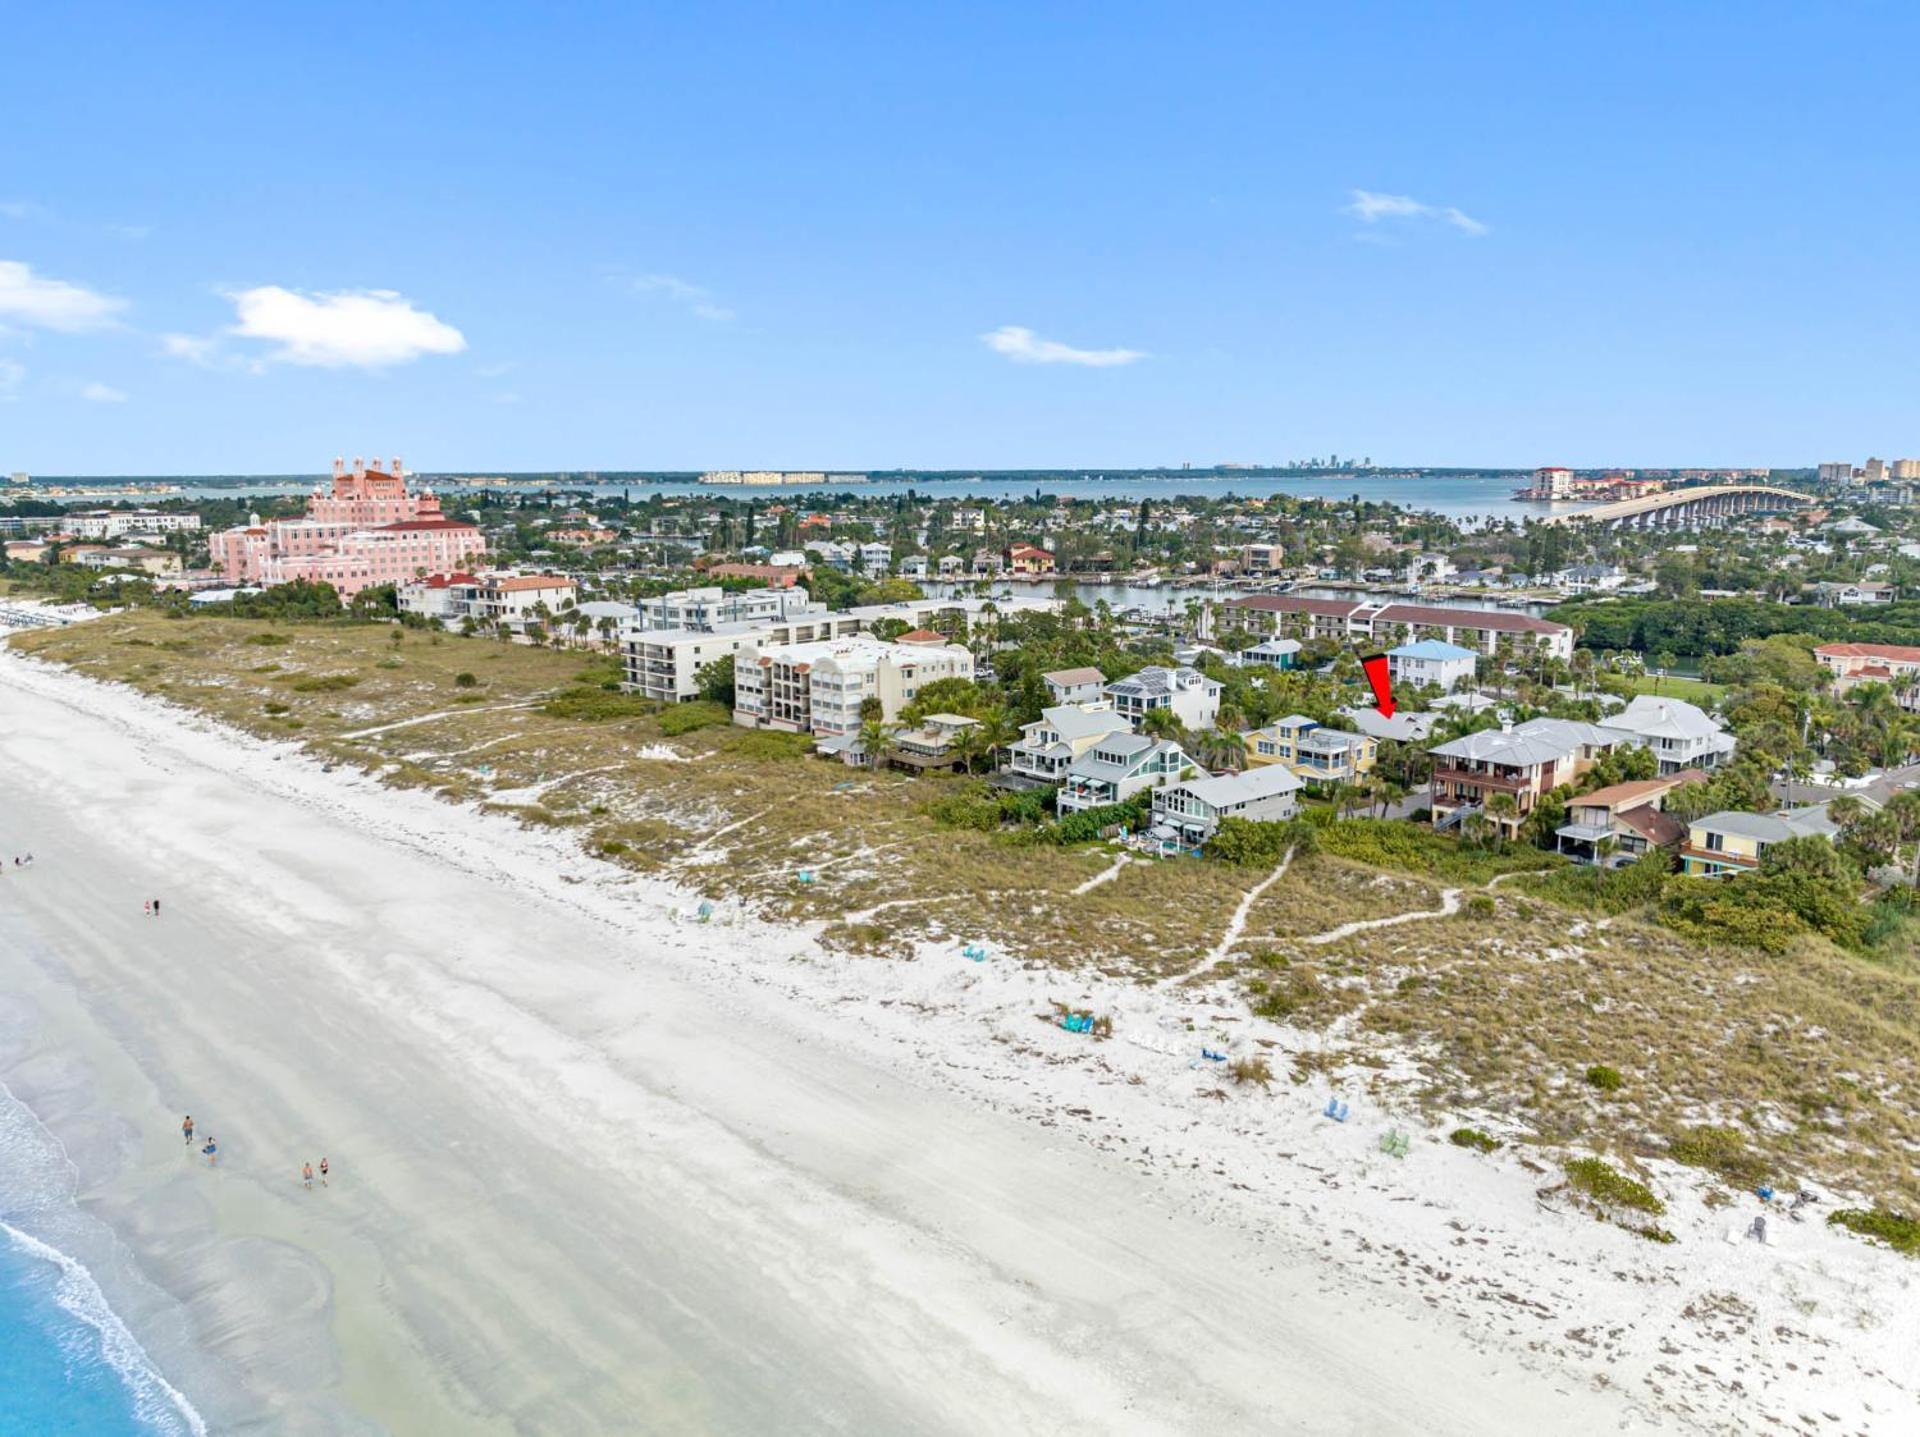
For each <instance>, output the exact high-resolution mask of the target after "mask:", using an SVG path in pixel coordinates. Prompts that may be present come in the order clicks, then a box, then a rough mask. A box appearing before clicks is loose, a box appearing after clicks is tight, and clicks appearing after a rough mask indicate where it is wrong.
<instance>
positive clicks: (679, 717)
mask: <svg viewBox="0 0 1920 1437" xmlns="http://www.w3.org/2000/svg"><path fill="white" fill-rule="evenodd" d="M732 720H733V713H732V711H731V710H729V709H725V708H722V707H721V706H720V705H719V704H709V703H691V704H674V705H672V706H671V707H669V708H666V709H663V710H662V711H661V714H660V732H661V733H663V734H665V735H666V736H667V737H668V738H677V737H679V736H680V735H681V734H685V733H692V732H693V731H694V730H695V729H702V728H714V727H716V726H718V725H720V724H725V723H730V722H732Z"/></svg>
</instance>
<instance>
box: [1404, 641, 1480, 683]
mask: <svg viewBox="0 0 1920 1437" xmlns="http://www.w3.org/2000/svg"><path fill="white" fill-rule="evenodd" d="M1479 660H1480V656H1479V655H1478V654H1476V653H1475V652H1474V651H1473V650H1472V649H1463V648H1461V647H1460V645H1458V644H1449V643H1447V642H1446V641H1445V640H1443V639H1421V640H1419V641H1417V642H1415V643H1411V644H1402V645H1400V647H1399V648H1397V649H1388V650H1387V673H1388V675H1389V676H1390V677H1391V678H1392V679H1393V682H1394V684H1395V686H1396V687H1403V688H1424V687H1432V688H1437V689H1439V690H1440V691H1441V692H1442V693H1449V694H1450V693H1452V692H1453V691H1454V690H1455V689H1457V688H1460V687H1462V686H1464V685H1467V684H1471V683H1472V682H1473V675H1474V668H1475V666H1476V665H1477V664H1478V663H1479Z"/></svg>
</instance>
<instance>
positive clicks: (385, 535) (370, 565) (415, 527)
mask: <svg viewBox="0 0 1920 1437" xmlns="http://www.w3.org/2000/svg"><path fill="white" fill-rule="evenodd" d="M486 551H487V541H486V540H485V539H484V538H483V537H481V534H480V530H479V529H478V528H477V527H475V526H474V525H472V524H469V523H467V522H466V521H465V520H463V519H449V518H448V517H447V516H446V515H445V514H444V513H442V512H441V510H440V501H439V500H438V499H436V498H434V497H433V495H432V493H431V492H428V491H425V490H423V491H422V492H420V493H419V494H409V493H408V492H407V482H406V473H405V471H404V470H403V469H402V468H401V467H400V461H399V460H398V459H395V460H394V461H393V468H392V469H391V470H385V469H382V468H381V467H380V461H379V460H378V459H376V460H374V461H373V464H372V466H371V467H369V466H368V465H367V464H365V463H363V462H362V461H361V460H359V459H355V460H354V461H353V468H352V470H351V471H349V470H348V468H347V464H346V461H345V460H344V459H336V460H334V461H333V488H332V490H331V491H328V490H324V489H315V490H314V491H313V493H312V494H310V495H309V496H308V497H307V514H306V517H305V518H304V519H270V520H268V521H267V522H266V523H264V524H263V523H260V522H259V521H258V519H256V520H255V522H253V523H252V524H248V525H244V526H242V527H241V528H238V529H227V530H224V531H222V532H221V533H219V534H217V535H215V536H214V540H213V558H214V562H215V563H216V564H217V565H219V567H220V572H221V573H223V574H225V575H226V576H227V578H229V579H231V580H233V581H234V582H236V583H246V584H262V585H272V584H287V583H292V582H293V581H295V580H297V579H305V580H308V581H310V582H312V583H317V584H331V585H333V587H334V588H336V589H338V590H339V591H340V594H341V596H342V597H343V598H351V597H352V596H353V595H355V594H357V593H359V592H360V591H361V590H362V589H366V588H371V587H372V586H373V585H376V584H404V583H406V582H407V581H408V580H410V579H413V578H416V577H418V576H419V575H422V574H450V573H453V572H455V571H456V570H459V569H466V568H471V567H472V561H473V560H474V559H475V558H477V557H479V556H481V555H484V554H485V553H486Z"/></svg>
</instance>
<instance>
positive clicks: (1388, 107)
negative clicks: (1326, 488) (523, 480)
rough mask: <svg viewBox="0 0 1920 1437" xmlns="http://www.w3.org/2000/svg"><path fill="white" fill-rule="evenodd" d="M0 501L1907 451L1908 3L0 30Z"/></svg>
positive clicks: (1028, 6)
mask: <svg viewBox="0 0 1920 1437" xmlns="http://www.w3.org/2000/svg"><path fill="white" fill-rule="evenodd" d="M4 31H5V34H6V44H7V49H8V51H9V55H10V61H11V63H10V64H9V65H8V68H7V79H6V83H5V85H4V86H0V133H3V134H5V135H6V136H7V139H6V143H5V145H4V146H0V471H9V470H22V469H24V470H28V471H31V472H34V473H43V474H142V473H154V474H178V473H263V472H298V473H316V472H319V471H321V470H322V469H324V468H325V467H326V466H327V465H328V464H329V463H330V462H331V460H332V458H333V457H334V456H335V455H336V454H344V455H347V456H352V455H354V454H365V455H368V456H372V455H374V454H376V453H377V454H382V455H400V456H403V457H404V458H405V459H406V460H407V462H408V464H409V466H410V467H414V468H419V469H424V470H429V471H432V470H461V471H475V470H479V471H533V470H555V469H565V470H572V471H580V470H585V469H604V470H617V469H706V468H792V469H802V468H804V469H830V470H836V471H843V470H876V471H877V470H884V469H890V468H896V467H925V468H946V469H973V468H1021V467H1042V466H1068V467H1085V468H1113V467H1141V466H1151V465H1162V464H1179V463H1182V462H1191V463H1193V464H1195V465H1206V464H1214V463H1219V462H1243V463H1280V462H1286V461H1288V460H1291V459H1294V458H1300V457H1309V456H1324V455H1327V454H1329V453H1337V454H1339V455H1341V456H1348V455H1352V456H1356V457H1371V458H1373V459H1374V460H1375V462H1376V463H1381V464H1408V465H1411V464H1431V465H1501V466H1516V467H1531V466H1534V465H1541V464H1569V465H1577V466H1599V465H1616V464H1617V465H1637V466H1658V465H1697V464H1738V465H1748V464H1772V465H1781V466H1787V465H1793V466H1798V465H1808V464H1813V463H1816V462H1820V461H1823V460H1834V459H1851V460H1853V461H1854V462H1856V463H1858V462H1861V461H1863V460H1864V459H1865V457H1866V456H1868V455H1869V454H1875V455H1880V456H1883V457H1888V458H1891V457H1895V456H1897V455H1907V454H1920V403H1916V400H1920V345H1916V343H1915V336H1916V334H1920V283H1916V278H1920V275H1917V274H1916V271H1917V269H1920V263H1917V261H1916V255H1920V183H1916V178H1917V177H1916V165H1920V107H1917V106H1916V104H1915V102H1914V100H1913V96H1912V88H1911V84H1910V82H1909V77H1908V75H1907V71H1908V70H1909V69H1910V68H1911V66H1910V64H1909V63H1908V62H1909V61H1910V59H1911V57H1912V56H1913V55H1915V54H1920V7H1914V6H1911V5H1884V6H1875V5H1864V4H1849V5H1842V6H1810V5H1804V4H1795V5H1783V4H1771V3H1752V0H1748V3H1741V4H1708V3H1689V4H1682V5H1674V4H1671V3H1659V4H1640V3H1633V0H1620V3H1614V4H1609V5H1605V6H1599V5H1590V6H1578V7H1575V6H1554V5H1540V4H1538V3H1537V0H1535V3H1527V4H1512V5H1507V4H1496V3H1473V4H1468V5H1462V6H1434V5H1429V4H1424V3H1423V4H1372V3H1365V0H1348V3H1342V4H1339V5H1314V6H1308V5H1290V4H1274V3H1271V0H1268V3H1263V4H1254V5H1231V4H1217V5H1204V4H1203V5H1172V4H1166V3H1159V4H1130V3H1125V0H1109V3H1101V4H1091V3H1090V4H1084V5H1065V4H1045V3H1031V0H1029V2H1028V3H1020V4H1006V5H1000V4H993V3H975V4H969V5H936V4H925V5H861V4H853V3H841V4H834V3H820V4H813V5H801V6H796V5H774V4H736V3H727V0H703V3H701V4H698V5H677V6H647V5H640V4H624V5H592V4H576V5H565V6H560V5H552V6H549V5H531V4H530V5H525V6H502V5H488V4H485V3H478V0H474V3H463V4H458V5H455V4H447V5H424V4H407V3H391V4H382V5H379V6H367V5H361V4H356V3H337V4H334V5H330V6H327V7H324V8H322V7H312V6H274V5H258V4H253V5H244V6H242V5H221V4H204V5H199V6H194V7H177V6H171V7H170V6H151V5H126V6H113V5H87V4H75V5H72V6H65V5H36V6H28V5H14V6H10V7H8V12H7V18H6V19H5V21H4Z"/></svg>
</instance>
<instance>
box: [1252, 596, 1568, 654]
mask: <svg viewBox="0 0 1920 1437" xmlns="http://www.w3.org/2000/svg"><path fill="white" fill-rule="evenodd" d="M1226 606H1227V607H1228V608H1230V609H1233V610H1235V611H1236V612H1237V613H1238V615H1239V617H1240V618H1241V619H1242V620H1243V621H1244V622H1245V623H1246V624H1247V625H1248V626H1249V627H1250V628H1252V629H1254V630H1255V632H1260V633H1271V634H1278V635H1281V636H1283V637H1289V638H1300V639H1332V640H1335V641H1337V642H1340V643H1351V642H1356V641H1359V642H1371V643H1374V644H1399V643H1410V642H1413V641H1415V640H1418V639H1441V640H1444V641H1445V642H1447V643H1449V644H1459V645H1460V646H1461V647H1462V648H1470V649H1473V650H1475V651H1476V652H1478V653H1483V654H1494V653H1499V652H1501V651H1502V650H1503V649H1507V650H1511V651H1512V652H1513V653H1515V654H1516V655H1518V654H1524V653H1528V652H1531V651H1533V650H1535V649H1542V650H1544V651H1545V652H1547V653H1548V654H1550V655H1552V656H1553V657H1555V658H1561V659H1571V658H1572V657H1573V630H1572V629H1570V628H1568V627H1567V626H1566V625H1565V624H1556V623H1554V622H1553V621H1552V620H1550V619H1536V618H1535V617H1533V615H1531V614H1519V613H1514V612H1511V611H1510V610H1506V609H1449V608H1438V607H1435V606H1433V605H1429V604H1400V603H1381V602H1379V601H1378V600H1371V599H1315V598H1310V597H1308V596H1305V595H1301V594H1249V595H1247V596H1245V597H1244V598H1238V599H1229V600H1227V605H1226Z"/></svg>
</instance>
